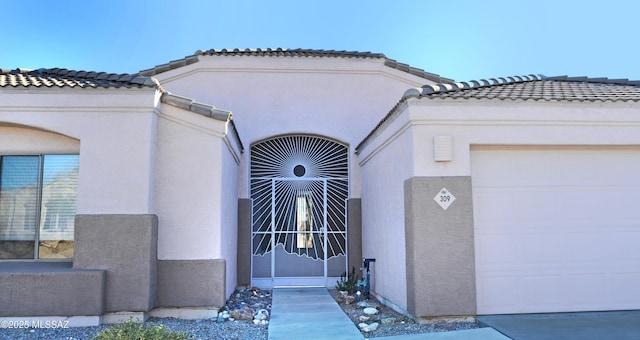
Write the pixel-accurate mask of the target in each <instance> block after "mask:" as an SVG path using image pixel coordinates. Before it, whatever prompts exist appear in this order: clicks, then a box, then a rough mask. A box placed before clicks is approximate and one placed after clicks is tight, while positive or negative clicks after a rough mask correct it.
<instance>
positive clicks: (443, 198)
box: [433, 188, 456, 210]
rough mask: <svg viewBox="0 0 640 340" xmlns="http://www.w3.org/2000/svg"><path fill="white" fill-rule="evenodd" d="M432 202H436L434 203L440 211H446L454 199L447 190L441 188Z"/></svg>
mask: <svg viewBox="0 0 640 340" xmlns="http://www.w3.org/2000/svg"><path fill="white" fill-rule="evenodd" d="M433 200H434V201H436V203H438V204H439V205H440V206H441V207H442V209H444V210H447V208H449V206H450V205H451V203H453V201H455V200H456V198H455V196H453V194H452V193H450V192H449V190H447V188H442V190H440V191H439V192H438V194H437V195H436V197H434V198H433Z"/></svg>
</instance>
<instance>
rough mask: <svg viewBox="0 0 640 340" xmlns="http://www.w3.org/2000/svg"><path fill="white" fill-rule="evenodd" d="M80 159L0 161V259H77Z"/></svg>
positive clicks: (48, 157)
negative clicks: (74, 240) (76, 229)
mask: <svg viewBox="0 0 640 340" xmlns="http://www.w3.org/2000/svg"><path fill="white" fill-rule="evenodd" d="M78 169H79V156H78V155H26V156H0V259H32V260H33V259H52V258H62V259H65V258H71V257H73V228H74V219H75V214H76V196H77V192H78Z"/></svg>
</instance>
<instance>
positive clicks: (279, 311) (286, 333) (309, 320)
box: [269, 288, 364, 340]
mask: <svg viewBox="0 0 640 340" xmlns="http://www.w3.org/2000/svg"><path fill="white" fill-rule="evenodd" d="M291 339H333V340H339V339H345V340H347V339H349V340H351V339H364V337H363V336H362V334H360V331H359V330H358V329H357V328H356V326H355V325H354V324H353V323H352V322H351V320H349V318H348V317H347V315H346V314H344V312H342V309H341V308H340V306H338V304H337V303H336V301H335V300H334V299H333V297H331V295H330V294H329V291H327V289H325V288H303V289H298V288H276V289H274V290H273V297H272V302H271V320H270V321H269V340H291Z"/></svg>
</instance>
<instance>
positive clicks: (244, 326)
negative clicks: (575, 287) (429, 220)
mask: <svg viewBox="0 0 640 340" xmlns="http://www.w3.org/2000/svg"><path fill="white" fill-rule="evenodd" d="M329 291H330V293H331V295H332V296H333V297H334V298H335V299H337V301H341V298H340V294H339V293H338V292H337V291H336V290H335V289H330V290H329ZM339 305H340V307H341V308H342V310H343V311H344V312H345V314H346V315H347V316H348V317H349V318H350V319H351V320H352V321H353V323H354V324H355V325H356V327H358V325H360V324H363V323H364V324H367V325H371V324H373V323H376V324H377V328H376V329H375V330H373V331H366V330H363V329H362V327H360V329H361V332H362V334H363V336H364V337H365V338H377V337H382V336H391V335H401V334H417V333H429V332H446V331H453V330H463V329H472V328H478V324H477V323H475V322H459V323H447V322H442V323H435V324H420V323H417V322H415V321H414V320H413V319H411V318H408V317H406V316H405V315H402V314H400V313H398V312H396V311H394V310H393V309H391V308H389V307H387V306H385V305H383V304H381V303H379V302H378V300H376V299H375V297H371V298H370V299H369V300H367V301H366V304H365V303H361V304H360V305H358V304H357V303H356V302H353V303H350V304H345V303H339ZM365 308H372V309H369V310H368V311H369V312H372V311H373V309H375V311H376V312H375V314H372V315H367V314H365V313H364V309H365ZM270 313H271V291H269V290H259V289H250V288H243V289H239V290H236V291H235V292H234V293H233V294H232V295H231V297H230V299H229V301H227V304H226V306H225V307H223V308H222V309H221V310H220V313H219V317H218V318H217V319H210V320H179V319H172V318H163V319H154V318H151V319H149V320H148V321H147V322H146V323H147V324H151V325H163V327H164V328H168V329H171V330H174V331H183V332H186V333H188V334H190V335H191V336H192V338H193V339H230V340H231V339H233V340H236V339H237V340H248V339H251V340H253V339H256V340H266V339H267V337H268V327H269V326H268V321H267V320H266V319H264V316H265V315H266V316H267V317H268V316H269V315H270ZM365 317H368V319H366V320H365ZM317 321H319V322H321V320H317ZM108 327H109V326H108V325H102V326H95V327H74V328H66V329H61V328H57V329H43V328H40V329H0V339H12V340H13V339H47V340H76V339H77V340H84V339H92V338H94V337H95V336H96V335H97V334H98V332H99V331H100V330H103V329H106V328H108Z"/></svg>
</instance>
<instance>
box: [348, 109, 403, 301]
mask: <svg viewBox="0 0 640 340" xmlns="http://www.w3.org/2000/svg"><path fill="white" fill-rule="evenodd" d="M408 123H409V121H408V119H407V117H399V119H396V120H394V121H393V122H390V125H391V126H390V128H389V129H387V130H385V131H382V135H381V136H379V137H378V138H376V142H378V141H387V143H384V145H383V144H376V145H375V146H372V147H371V149H372V150H373V151H372V152H369V153H367V154H366V155H364V154H360V159H361V161H360V165H361V166H362V179H363V181H362V256H363V257H365V258H375V259H376V262H375V263H374V264H373V265H372V278H371V281H372V287H373V290H374V291H375V293H376V294H377V295H378V296H379V297H383V298H385V299H387V300H389V301H391V302H392V303H394V304H396V305H397V306H398V307H400V308H401V309H403V310H406V308H407V304H406V301H407V290H406V285H407V282H406V260H405V233H404V220H403V219H402V218H403V217H404V210H405V207H404V192H403V190H401V189H402V187H403V186H404V181H405V180H406V179H408V178H409V177H411V175H412V169H413V158H412V154H413V148H414V146H413V144H412V142H413V136H412V133H411V131H409V130H408V129H407V127H408ZM399 218H400V219H399Z"/></svg>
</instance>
